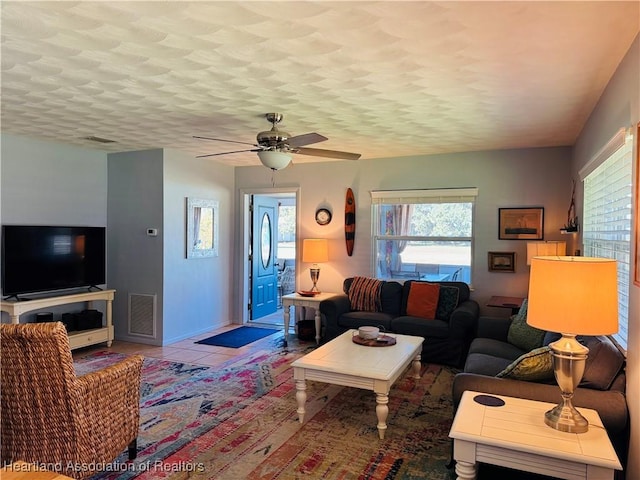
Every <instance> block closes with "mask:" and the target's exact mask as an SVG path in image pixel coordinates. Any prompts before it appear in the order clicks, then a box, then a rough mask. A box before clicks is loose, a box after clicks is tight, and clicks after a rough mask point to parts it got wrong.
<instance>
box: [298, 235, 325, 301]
mask: <svg viewBox="0 0 640 480" xmlns="http://www.w3.org/2000/svg"><path fill="white" fill-rule="evenodd" d="M302 261H303V262H307V263H313V266H312V267H311V270H310V273H311V281H312V282H313V287H312V288H311V291H312V292H318V287H317V286H316V283H318V279H319V278H320V267H319V266H318V264H319V263H325V262H327V261H329V247H328V243H327V240H326V239H325V238H305V239H304V240H303V241H302ZM318 293H320V292H318Z"/></svg>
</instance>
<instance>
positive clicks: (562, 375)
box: [544, 333, 589, 433]
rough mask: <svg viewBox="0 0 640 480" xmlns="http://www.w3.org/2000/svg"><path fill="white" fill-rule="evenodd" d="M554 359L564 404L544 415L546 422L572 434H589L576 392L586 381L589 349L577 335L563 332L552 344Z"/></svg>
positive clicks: (555, 372)
mask: <svg viewBox="0 0 640 480" xmlns="http://www.w3.org/2000/svg"><path fill="white" fill-rule="evenodd" d="M549 347H551V352H552V353H551V354H552V359H553V373H554V375H555V377H556V382H558V386H559V387H560V392H561V394H562V401H561V402H560V403H559V404H558V405H556V406H555V407H554V408H552V409H551V410H549V411H548V412H546V413H545V415H544V423H546V424H547V425H548V426H550V427H551V428H555V429H556V430H560V431H561V432H568V433H585V432H586V431H588V430H589V422H588V421H587V419H586V418H584V417H583V416H582V414H581V413H580V412H578V410H576V407H574V406H573V403H572V402H571V398H572V397H573V392H574V391H575V389H576V387H577V386H578V384H579V383H580V380H582V375H583V373H584V367H585V363H586V360H587V355H588V354H589V349H588V348H587V347H585V346H584V345H581V344H580V343H579V342H578V341H577V340H576V336H575V335H571V334H566V333H563V334H562V337H561V338H560V339H559V340H557V341H555V342H553V343H550V344H549Z"/></svg>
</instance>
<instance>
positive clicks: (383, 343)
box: [351, 334, 396, 347]
mask: <svg viewBox="0 0 640 480" xmlns="http://www.w3.org/2000/svg"><path fill="white" fill-rule="evenodd" d="M351 340H353V343H357V344H358V345H364V346H365V347H390V346H391V345H395V344H396V339H395V337H390V336H389V335H380V336H379V337H378V338H374V339H371V340H365V339H364V338H361V337H360V336H359V335H357V334H356V335H354V336H353V337H351Z"/></svg>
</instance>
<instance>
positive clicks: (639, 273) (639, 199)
mask: <svg viewBox="0 0 640 480" xmlns="http://www.w3.org/2000/svg"><path fill="white" fill-rule="evenodd" d="M635 210H636V256H635V260H634V269H633V270H634V272H635V274H634V277H633V283H635V284H636V285H638V286H640V122H639V123H638V127H637V129H636V207H635Z"/></svg>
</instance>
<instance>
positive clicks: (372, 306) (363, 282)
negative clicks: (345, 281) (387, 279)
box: [349, 277, 382, 312]
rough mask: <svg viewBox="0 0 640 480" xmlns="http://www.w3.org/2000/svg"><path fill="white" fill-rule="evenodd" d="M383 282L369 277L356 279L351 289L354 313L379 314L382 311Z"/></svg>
mask: <svg viewBox="0 0 640 480" xmlns="http://www.w3.org/2000/svg"><path fill="white" fill-rule="evenodd" d="M381 290H382V281H380V280H377V279H375V278H368V277H354V278H353V282H352V283H351V287H349V302H350V303H351V310H352V311H360V312H379V311H381V310H382V303H381V300H380V292H381Z"/></svg>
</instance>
